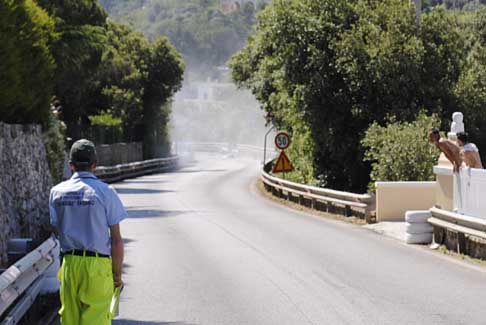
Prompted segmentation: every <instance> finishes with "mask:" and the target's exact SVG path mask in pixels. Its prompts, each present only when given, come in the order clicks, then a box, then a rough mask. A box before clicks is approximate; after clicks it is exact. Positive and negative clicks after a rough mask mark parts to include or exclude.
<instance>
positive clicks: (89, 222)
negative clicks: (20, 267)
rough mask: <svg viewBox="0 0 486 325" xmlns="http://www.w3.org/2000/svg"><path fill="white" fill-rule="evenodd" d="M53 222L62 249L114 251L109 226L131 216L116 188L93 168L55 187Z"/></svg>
mask: <svg viewBox="0 0 486 325" xmlns="http://www.w3.org/2000/svg"><path fill="white" fill-rule="evenodd" d="M49 211H50V216H51V224H52V225H53V226H54V227H55V228H56V230H57V233H58V236H59V241H60V243H61V250H62V251H63V252H67V251H70V250H73V249H79V250H89V251H92V252H97V253H100V254H105V255H111V241H110V232H109V227H110V226H113V225H116V224H119V223H120V222H121V221H122V220H123V219H125V218H126V217H127V212H126V211H125V209H124V207H123V204H122V202H121V200H120V198H119V197H118V195H117V193H116V191H115V189H114V188H112V187H111V186H109V185H108V184H106V183H104V182H102V181H100V180H99V179H98V178H97V177H96V176H95V175H93V174H92V173H89V172H78V173H75V174H74V175H73V176H72V177H71V178H70V179H69V180H67V181H65V182H62V183H60V184H58V185H56V186H55V187H53V188H52V189H51V194H50V199H49Z"/></svg>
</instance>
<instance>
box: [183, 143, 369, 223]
mask: <svg viewBox="0 0 486 325" xmlns="http://www.w3.org/2000/svg"><path fill="white" fill-rule="evenodd" d="M189 146H190V147H191V148H192V149H193V150H200V151H209V152H224V151H225V150H229V149H230V148H231V147H234V148H235V149H236V150H237V151H238V152H247V153H252V154H257V155H260V154H263V148H262V147H258V146H253V145H245V144H238V145H230V144H227V143H189ZM268 152H269V153H270V154H272V153H273V154H276V153H277V151H276V150H275V149H273V148H271V149H269V150H268ZM258 158H260V157H258ZM271 164H272V163H268V164H267V165H266V166H264V168H263V169H262V171H261V180H262V181H263V183H264V184H265V187H266V188H267V190H269V191H272V193H273V194H274V195H276V196H279V197H284V198H287V199H288V200H294V197H295V200H294V201H296V203H299V204H301V205H308V206H310V207H311V208H313V209H316V210H324V211H326V212H329V211H331V210H333V209H334V210H337V209H342V210H343V212H344V215H345V216H351V215H352V214H353V212H358V213H360V214H362V215H363V216H364V218H365V220H366V222H368V223H372V222H374V216H373V215H372V210H373V209H374V207H375V202H374V197H373V196H371V195H370V194H355V193H349V192H344V191H336V190H331V189H326V188H321V187H316V186H309V185H304V184H299V183H294V182H290V181H287V180H284V179H281V178H278V177H275V176H272V175H270V174H269V173H268V172H267V171H269V170H270V169H271Z"/></svg>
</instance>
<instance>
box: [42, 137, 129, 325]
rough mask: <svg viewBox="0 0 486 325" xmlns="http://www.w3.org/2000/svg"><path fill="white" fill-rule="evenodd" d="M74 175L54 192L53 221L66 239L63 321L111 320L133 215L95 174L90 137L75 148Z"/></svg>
mask: <svg viewBox="0 0 486 325" xmlns="http://www.w3.org/2000/svg"><path fill="white" fill-rule="evenodd" d="M69 159H70V160H69V165H70V167H71V169H72V171H73V172H74V174H73V175H72V177H71V178H70V179H69V180H67V181H65V182H62V183H60V184H58V185H56V186H55V187H54V188H52V190H51V194H50V199H49V211H50V215H51V224H52V226H53V228H54V232H55V234H56V236H57V237H58V238H59V241H60V243H61V254H62V256H63V262H62V265H61V268H60V270H59V280H60V281H61V289H60V296H61V309H60V311H59V314H60V315H61V324H63V325H108V324H111V314H110V303H111V300H112V298H113V295H114V292H115V288H121V287H122V286H123V282H122V265H123V240H122V237H121V233H120V225H119V224H120V222H121V221H122V220H123V219H125V218H126V217H127V213H126V211H125V209H124V207H123V204H122V202H121V201H120V198H119V197H118V195H117V193H116V192H115V190H114V189H113V188H112V187H110V186H108V185H107V184H105V183H103V182H102V181H100V180H99V179H98V178H97V177H96V176H95V175H94V174H93V172H94V170H95V168H96V161H97V159H96V149H95V146H94V144H93V143H92V142H91V141H88V140H79V141H76V142H75V143H74V144H73V145H72V147H71V151H70V155H69Z"/></svg>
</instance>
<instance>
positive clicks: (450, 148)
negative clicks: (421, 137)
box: [429, 128, 462, 173]
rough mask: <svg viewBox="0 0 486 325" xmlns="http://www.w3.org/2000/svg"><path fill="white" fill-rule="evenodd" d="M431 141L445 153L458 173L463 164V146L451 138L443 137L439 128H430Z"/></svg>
mask: <svg viewBox="0 0 486 325" xmlns="http://www.w3.org/2000/svg"><path fill="white" fill-rule="evenodd" d="M429 142H430V143H432V144H433V145H435V146H436V147H437V149H439V150H440V151H441V152H443V153H444V155H445V156H446V158H447V159H448V160H449V161H450V162H451V164H452V166H453V170H454V173H458V172H459V169H460V168H461V165H462V157H461V148H459V146H458V145H457V144H455V143H454V142H452V141H451V140H449V139H444V138H442V137H441V136H440V132H439V129H437V128H431V129H430V130H429Z"/></svg>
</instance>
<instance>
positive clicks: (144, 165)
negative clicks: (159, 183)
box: [95, 157, 179, 183]
mask: <svg viewBox="0 0 486 325" xmlns="http://www.w3.org/2000/svg"><path fill="white" fill-rule="evenodd" d="M178 163H179V158H178V157H170V158H158V159H151V160H145V161H138V162H134V163H129V164H123V165H116V166H110V167H105V166H100V167H97V168H96V170H95V175H96V176H97V177H98V178H99V179H101V180H103V181H104V182H107V183H114V182H118V181H121V180H123V179H127V178H133V177H138V176H142V175H147V174H153V173H157V172H162V171H167V170H170V169H173V168H175V167H176V166H177V164H178Z"/></svg>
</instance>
